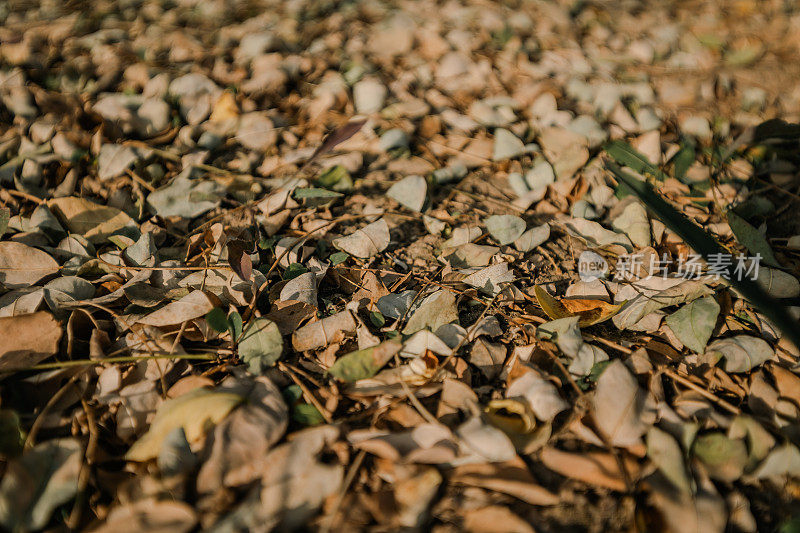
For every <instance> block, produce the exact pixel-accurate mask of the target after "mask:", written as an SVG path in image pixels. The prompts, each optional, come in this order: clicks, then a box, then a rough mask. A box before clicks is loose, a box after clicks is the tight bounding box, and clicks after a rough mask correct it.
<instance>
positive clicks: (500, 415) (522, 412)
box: [485, 398, 536, 434]
mask: <svg viewBox="0 0 800 533" xmlns="http://www.w3.org/2000/svg"><path fill="white" fill-rule="evenodd" d="M485 412H486V416H487V417H489V420H490V421H491V422H492V424H493V425H494V426H496V427H498V428H500V429H502V430H503V431H505V432H506V433H517V434H526V433H531V432H532V431H533V430H534V429H536V417H535V416H534V414H533V411H532V410H531V408H530V406H529V405H528V404H527V403H526V402H524V401H521V400H517V399H515V398H504V399H501V400H492V401H490V402H489V404H488V405H487V406H486V409H485Z"/></svg>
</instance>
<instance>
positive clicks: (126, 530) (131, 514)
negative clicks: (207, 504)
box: [93, 500, 197, 533]
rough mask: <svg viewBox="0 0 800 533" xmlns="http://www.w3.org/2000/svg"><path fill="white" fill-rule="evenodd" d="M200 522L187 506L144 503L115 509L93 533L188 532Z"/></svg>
mask: <svg viewBox="0 0 800 533" xmlns="http://www.w3.org/2000/svg"><path fill="white" fill-rule="evenodd" d="M196 523H197V516H196V514H195V512H194V510H193V509H192V508H191V507H190V506H188V505H186V504H185V503H182V502H174V501H152V500H141V501H138V502H136V503H133V504H129V505H123V506H120V507H115V508H113V509H111V512H109V513H108V516H107V517H106V521H105V523H104V524H103V525H102V526H101V527H99V528H98V529H95V530H93V533H138V532H140V531H147V532H148V533H187V532H188V531H191V530H192V528H194V525H195V524H196Z"/></svg>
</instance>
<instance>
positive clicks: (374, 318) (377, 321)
mask: <svg viewBox="0 0 800 533" xmlns="http://www.w3.org/2000/svg"><path fill="white" fill-rule="evenodd" d="M369 320H370V322H372V324H373V325H375V327H378V328H379V327H381V326H383V325H384V324H386V319H385V318H383V315H382V314H380V313H379V312H378V311H372V312H371V313H370V314H369Z"/></svg>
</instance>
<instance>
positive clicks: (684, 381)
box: [661, 368, 742, 415]
mask: <svg viewBox="0 0 800 533" xmlns="http://www.w3.org/2000/svg"><path fill="white" fill-rule="evenodd" d="M661 372H662V373H664V375H666V376H669V377H670V378H672V379H674V380H675V381H677V382H678V383H680V384H681V385H684V386H686V387H688V388H690V389H692V390H693V391H695V392H696V393H698V394H700V395H701V396H703V397H704V398H707V399H709V400H711V401H712V402H714V403H716V404H717V405H719V406H720V407H722V408H723V409H725V410H726V411H729V412H731V413H733V414H735V415H739V414H742V411H741V409H739V408H738V407H736V406H735V405H731V404H730V403H728V402H726V401H725V400H723V399H722V398H717V397H716V396H714V395H713V394H711V393H710V392H708V391H707V390H705V389H704V388H702V387H700V386H698V385H695V384H694V383H692V382H691V381H689V380H688V379H687V378H685V377H683V376H681V375H680V374H678V373H677V372H675V371H673V370H672V369H671V368H663V369H661Z"/></svg>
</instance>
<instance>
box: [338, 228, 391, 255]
mask: <svg viewBox="0 0 800 533" xmlns="http://www.w3.org/2000/svg"><path fill="white" fill-rule="evenodd" d="M333 245H334V246H336V247H337V248H339V249H340V250H343V251H345V252H347V253H348V254H350V255H354V256H356V257H361V258H364V259H366V258H369V257H372V256H373V255H375V254H377V253H380V252H382V251H383V250H385V249H386V247H387V246H389V226H388V225H387V224H386V220H385V219H383V218H381V219H380V220H377V221H375V222H373V223H371V224H367V225H366V226H364V227H363V228H361V229H357V230H356V231H354V232H353V233H351V234H350V235H348V236H346V237H339V238H338V239H335V240H334V241H333Z"/></svg>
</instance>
